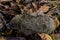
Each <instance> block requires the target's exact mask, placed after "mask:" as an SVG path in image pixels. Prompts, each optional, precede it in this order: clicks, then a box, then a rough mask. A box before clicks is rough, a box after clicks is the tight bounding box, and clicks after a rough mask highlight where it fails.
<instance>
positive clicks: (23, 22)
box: [9, 14, 55, 36]
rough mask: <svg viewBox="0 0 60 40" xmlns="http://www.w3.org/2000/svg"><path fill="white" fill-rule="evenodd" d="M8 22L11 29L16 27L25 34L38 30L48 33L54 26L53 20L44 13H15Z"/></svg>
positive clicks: (37, 31)
mask: <svg viewBox="0 0 60 40" xmlns="http://www.w3.org/2000/svg"><path fill="white" fill-rule="evenodd" d="M9 24H10V26H12V27H11V28H12V29H16V30H17V31H18V32H19V33H23V34H24V35H26V36H27V35H30V34H33V33H39V32H41V33H47V34H50V33H51V32H52V31H53V30H54V28H55V27H54V20H53V19H52V18H50V17H48V16H47V15H45V14H39V15H36V16H34V15H30V14H20V15H16V16H15V17H14V18H13V19H12V20H11V21H10V23H9Z"/></svg>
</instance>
